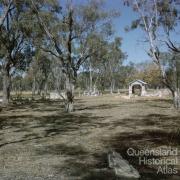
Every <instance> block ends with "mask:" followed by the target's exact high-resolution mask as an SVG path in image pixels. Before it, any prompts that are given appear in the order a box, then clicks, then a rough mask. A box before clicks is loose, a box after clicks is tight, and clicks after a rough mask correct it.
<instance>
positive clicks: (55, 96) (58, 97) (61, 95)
mask: <svg viewBox="0 0 180 180" xmlns="http://www.w3.org/2000/svg"><path fill="white" fill-rule="evenodd" d="M63 97H64V98H65V93H64V92H62V93H61V94H60V95H59V93H56V92H51V93H50V99H54V100H55V99H63Z"/></svg>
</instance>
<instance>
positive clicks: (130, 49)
mask: <svg viewBox="0 0 180 180" xmlns="http://www.w3.org/2000/svg"><path fill="white" fill-rule="evenodd" d="M106 2H107V3H106V6H107V8H108V9H117V10H119V11H120V13H121V16H120V17H118V18H116V19H114V20H113V25H114V28H115V31H116V35H117V36H120V37H122V39H123V41H122V50H123V52H126V53H127V55H128V57H127V61H126V62H130V61H131V62H134V63H139V62H143V61H146V60H149V56H148V55H147V54H146V51H145V49H144V47H145V46H146V47H147V45H145V44H142V43H140V41H142V40H143V32H142V31H141V30H139V29H136V30H133V31H130V32H125V30H124V29H125V27H126V26H128V25H131V22H132V20H135V19H136V14H135V13H134V12H133V11H132V9H131V8H129V7H126V6H124V5H123V0H107V1H106Z"/></svg>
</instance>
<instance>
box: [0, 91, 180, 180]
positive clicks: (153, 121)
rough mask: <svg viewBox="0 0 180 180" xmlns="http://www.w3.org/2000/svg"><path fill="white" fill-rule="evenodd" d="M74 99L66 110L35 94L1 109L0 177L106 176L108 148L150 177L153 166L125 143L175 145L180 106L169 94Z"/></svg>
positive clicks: (139, 146) (27, 179) (110, 175)
mask: <svg viewBox="0 0 180 180" xmlns="http://www.w3.org/2000/svg"><path fill="white" fill-rule="evenodd" d="M76 102H77V103H76V111H75V112H73V113H71V114H66V113H64V112H63V106H62V103H61V102H58V101H54V102H53V101H40V100H39V101H32V102H25V101H24V102H23V103H22V104H20V105H16V104H14V105H11V106H10V107H8V108H6V109H3V110H2V111H1V113H0V154H1V156H0V180H20V179H23V180H35V179H37V180H40V179H46V180H61V179H62V180H66V179H67V180H71V179H72V180H74V179H89V180H91V179H97V180H100V179H103V180H106V179H107V180H108V179H109V180H112V179H115V177H114V175H113V173H112V171H110V170H109V169H108V165H107V152H108V150H109V149H115V150H116V151H118V152H119V153H121V154H122V155H123V157H124V158H126V159H128V160H129V161H130V162H131V163H132V164H133V165H134V166H135V167H136V168H137V169H138V170H139V171H140V173H141V175H142V178H141V179H148V178H149V179H155V177H157V175H156V170H155V167H144V166H139V165H138V163H137V159H136V158H132V157H131V158H130V157H128V156H127V153H126V151H127V149H128V148H129V147H134V148H136V149H142V148H157V147H159V146H171V147H177V148H180V134H179V131H178V129H179V128H180V123H179V121H180V112H178V111H176V110H174V109H173V108H172V105H171V102H170V100H169V99H157V98H150V99H147V98H146V99H145V98H136V99H130V100H128V99H122V98H120V97H119V96H111V95H105V96H99V97H82V98H79V99H76ZM178 158H179V157H178ZM177 168H179V172H180V166H179V165H178V166H177ZM168 178H169V179H176V178H177V179H179V178H180V174H177V175H176V176H160V175H159V176H158V179H163V180H164V179H168Z"/></svg>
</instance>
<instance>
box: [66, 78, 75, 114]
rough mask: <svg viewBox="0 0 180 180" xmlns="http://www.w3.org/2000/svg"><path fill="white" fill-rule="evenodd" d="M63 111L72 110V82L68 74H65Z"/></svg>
mask: <svg viewBox="0 0 180 180" xmlns="http://www.w3.org/2000/svg"><path fill="white" fill-rule="evenodd" d="M65 111H66V112H68V113H70V112H73V111H74V84H73V83H72V82H71V80H70V77H69V76H68V75H66V99H65Z"/></svg>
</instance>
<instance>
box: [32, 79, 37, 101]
mask: <svg viewBox="0 0 180 180" xmlns="http://www.w3.org/2000/svg"><path fill="white" fill-rule="evenodd" d="M35 94H36V77H34V78H33V84H32V97H34V96H35Z"/></svg>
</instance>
